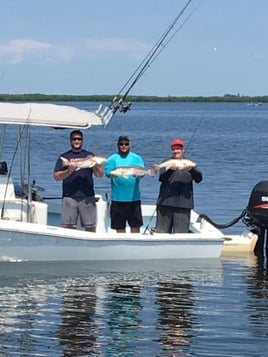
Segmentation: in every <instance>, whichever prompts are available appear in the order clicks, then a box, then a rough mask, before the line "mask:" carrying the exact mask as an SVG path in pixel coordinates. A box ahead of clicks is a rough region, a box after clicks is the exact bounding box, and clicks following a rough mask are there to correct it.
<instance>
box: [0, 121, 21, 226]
mask: <svg viewBox="0 0 268 357" xmlns="http://www.w3.org/2000/svg"><path fill="white" fill-rule="evenodd" d="M24 129H25V125H24V126H23V129H22V130H21V131H20V135H19V137H18V139H17V142H16V147H15V150H14V154H13V156H12V159H11V164H10V168H9V170H8V176H7V184H6V188H5V193H4V197H3V205H2V209H1V219H3V217H4V210H5V202H6V195H7V189H8V184H9V181H10V178H11V171H12V168H13V165H14V161H15V157H16V154H17V152H18V147H19V144H20V142H21V138H22V134H23V131H24Z"/></svg>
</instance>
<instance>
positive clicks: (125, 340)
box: [105, 282, 142, 356]
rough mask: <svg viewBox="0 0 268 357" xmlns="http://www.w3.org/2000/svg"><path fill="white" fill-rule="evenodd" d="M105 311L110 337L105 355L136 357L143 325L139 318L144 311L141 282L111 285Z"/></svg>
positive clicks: (108, 288)
mask: <svg viewBox="0 0 268 357" xmlns="http://www.w3.org/2000/svg"><path fill="white" fill-rule="evenodd" d="M105 310H106V312H107V328H108V331H107V332H108V336H109V341H108V343H107V342H106V348H105V352H106V353H105V355H110V356H124V355H128V356H132V355H133V356H135V344H136V343H137V341H138V336H139V329H140V327H141V324H142V320H141V318H140V316H139V314H140V312H141V310H142V305H141V287H140V286H139V282H135V283H128V284H118V285H117V284H109V285H108V287H107V299H106V303H105ZM131 351H132V352H131Z"/></svg>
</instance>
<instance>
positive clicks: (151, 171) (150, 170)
mask: <svg viewBox="0 0 268 357" xmlns="http://www.w3.org/2000/svg"><path fill="white" fill-rule="evenodd" d="M147 173H148V175H149V176H154V175H155V173H156V172H155V170H154V169H153V168H151V169H149V170H147Z"/></svg>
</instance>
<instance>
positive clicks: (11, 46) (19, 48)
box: [0, 39, 51, 63]
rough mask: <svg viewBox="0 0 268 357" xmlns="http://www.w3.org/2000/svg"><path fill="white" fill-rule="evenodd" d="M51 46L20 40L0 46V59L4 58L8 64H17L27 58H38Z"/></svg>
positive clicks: (44, 43)
mask: <svg viewBox="0 0 268 357" xmlns="http://www.w3.org/2000/svg"><path fill="white" fill-rule="evenodd" d="M50 48H51V45H50V44H49V43H46V42H40V41H34V40H28V39H20V40H13V41H9V42H7V43H5V44H0V58H5V59H6V60H7V61H8V62H9V63H19V62H22V61H23V60H24V59H25V58H27V57H29V56H33V55H35V56H40V55H41V54H43V53H44V52H45V51H47V50H49V49H50Z"/></svg>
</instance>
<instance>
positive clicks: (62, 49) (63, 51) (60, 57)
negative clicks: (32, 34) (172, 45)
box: [0, 38, 150, 64]
mask: <svg viewBox="0 0 268 357" xmlns="http://www.w3.org/2000/svg"><path fill="white" fill-rule="evenodd" d="M89 50H90V52H89ZM149 50H150V46H148V45H146V44H145V43H143V42H139V41H129V40H125V39H120V38H101V39H86V40H84V41H82V42H76V43H75V44H72V43H69V44H67V45H66V44H51V43H47V42H41V41H36V40H32V39H16V40H12V41H9V42H6V43H0V60H2V61H5V63H9V64H18V63H21V62H23V61H27V60H28V59H29V58H31V59H34V58H38V59H40V58H41V59H42V61H50V62H52V61H53V62H54V61H55V62H57V61H60V62H62V61H64V62H66V61H70V60H73V59H74V58H77V57H88V56H90V57H91V56H94V54H96V53H98V52H99V51H101V52H103V51H106V52H110V53H111V52H115V53H116V52H120V53H124V54H126V55H128V56H132V57H135V58H138V59H140V58H143V57H144V56H145V54H147V53H148V51H149Z"/></svg>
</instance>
